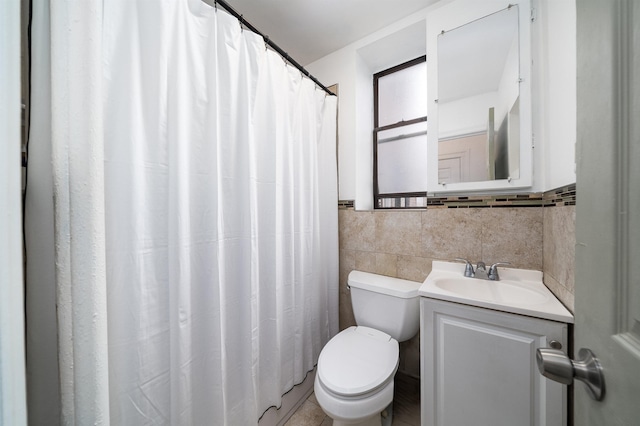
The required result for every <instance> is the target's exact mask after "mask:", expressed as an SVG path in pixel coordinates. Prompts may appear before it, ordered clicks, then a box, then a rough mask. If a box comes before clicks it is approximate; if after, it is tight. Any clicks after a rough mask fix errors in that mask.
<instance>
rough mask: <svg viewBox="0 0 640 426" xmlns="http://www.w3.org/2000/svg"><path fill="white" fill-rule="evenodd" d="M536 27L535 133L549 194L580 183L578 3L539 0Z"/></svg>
mask: <svg viewBox="0 0 640 426" xmlns="http://www.w3.org/2000/svg"><path fill="white" fill-rule="evenodd" d="M536 27H537V28H536V30H539V31H540V38H539V39H540V43H539V44H538V46H537V47H538V52H537V58H538V61H537V64H538V66H537V67H534V76H537V77H538V79H537V81H538V82H539V84H540V87H539V91H538V97H539V101H540V104H539V105H541V107H540V108H538V109H537V110H536V109H535V108H534V126H535V127H534V129H536V130H537V131H536V133H535V140H536V146H540V147H541V148H542V149H543V151H544V152H543V155H544V156H543V159H542V163H543V168H542V171H541V172H539V173H542V174H544V189H545V190H549V189H555V188H558V187H561V186H564V185H568V184H571V183H575V181H576V169H575V163H576V126H577V124H576V108H577V106H576V70H577V69H576V66H577V65H576V4H575V0H543V1H540V2H539V5H538V9H537V25H536ZM535 54H536V53H535V51H534V55H535ZM534 59H535V57H534ZM534 100H535V98H534ZM536 122H537V124H538V125H537V126H536Z"/></svg>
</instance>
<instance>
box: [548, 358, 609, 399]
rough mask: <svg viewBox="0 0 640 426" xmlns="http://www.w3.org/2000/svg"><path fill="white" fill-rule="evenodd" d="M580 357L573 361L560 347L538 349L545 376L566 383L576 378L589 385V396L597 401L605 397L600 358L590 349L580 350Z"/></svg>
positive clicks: (568, 383) (570, 382)
mask: <svg viewBox="0 0 640 426" xmlns="http://www.w3.org/2000/svg"><path fill="white" fill-rule="evenodd" d="M578 357H579V359H578V360H577V361H573V360H572V359H570V358H569V357H568V356H567V354H565V353H564V352H563V351H561V350H559V349H551V348H539V349H538V350H537V351H536V362H537V363H538V370H540V374H542V375H543V376H545V377H547V378H549V379H551V380H554V381H556V382H560V383H562V384H564V385H570V384H572V383H573V379H574V378H576V379H578V380H580V381H581V382H584V384H585V385H587V391H588V392H589V396H590V397H591V398H593V399H595V400H596V401H602V399H603V398H604V375H603V374H602V366H601V365H600V361H598V358H596V356H595V355H594V354H593V352H591V351H590V350H589V349H585V348H582V349H580V351H578Z"/></svg>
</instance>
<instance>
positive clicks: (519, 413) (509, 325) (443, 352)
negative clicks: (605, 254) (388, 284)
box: [420, 297, 567, 426]
mask: <svg viewBox="0 0 640 426" xmlns="http://www.w3.org/2000/svg"><path fill="white" fill-rule="evenodd" d="M420 305H421V318H422V327H421V332H420V333H421V336H420V337H421V353H422V370H421V376H422V424H423V425H428V426H432V425H438V426H469V425H476V426H483V425H485V426H500V425H504V426H519V425H527V426H533V425H536V426H537V425H549V426H550V425H554V426H555V425H558V426H560V425H566V423H567V409H566V407H567V402H566V401H567V393H566V387H564V386H562V385H560V384H559V383H555V382H552V381H550V380H547V379H546V378H544V377H543V376H542V375H540V374H539V373H538V371H537V366H536V361H535V351H536V349H537V348H539V347H548V346H549V343H548V342H549V341H551V340H557V341H558V342H560V343H561V344H562V346H563V348H565V350H566V348H567V325H566V324H564V323H559V322H555V321H548V320H542V319H537V318H531V317H525V316H521V315H515V314H507V313H504V312H497V311H492V310H489V309H483V308H476V307H472V306H467V305H461V304H457V303H450V302H444V301H440V300H434V299H429V298H425V297H423V298H422V299H421V302H420Z"/></svg>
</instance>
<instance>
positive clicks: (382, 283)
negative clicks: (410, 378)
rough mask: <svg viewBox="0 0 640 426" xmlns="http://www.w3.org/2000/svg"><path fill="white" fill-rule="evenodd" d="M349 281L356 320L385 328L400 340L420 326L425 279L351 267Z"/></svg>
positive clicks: (381, 328) (366, 324)
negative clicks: (403, 277) (412, 278)
mask: <svg viewBox="0 0 640 426" xmlns="http://www.w3.org/2000/svg"><path fill="white" fill-rule="evenodd" d="M348 284H349V287H350V289H351V306H352V307H353V314H354V316H355V318H356V324H358V325H364V326H367V327H372V328H375V329H376V330H380V331H384V332H385V333H387V334H388V335H390V336H391V337H393V338H394V339H396V340H397V341H398V342H403V341H405V340H409V339H411V338H412V337H413V336H415V335H416V333H417V332H418V330H419V328H420V299H419V297H418V289H419V288H420V286H421V285H422V283H419V282H415V281H408V280H402V279H400V278H392V277H386V276H383V275H377V274H371V273H368V272H361V271H351V273H350V274H349V279H348Z"/></svg>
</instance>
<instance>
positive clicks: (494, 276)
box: [487, 262, 511, 281]
mask: <svg viewBox="0 0 640 426" xmlns="http://www.w3.org/2000/svg"><path fill="white" fill-rule="evenodd" d="M502 265H511V262H497V263H494V264H493V265H491V268H489V274H488V275H487V279H489V280H491V281H500V276H499V275H498V266H502Z"/></svg>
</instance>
